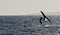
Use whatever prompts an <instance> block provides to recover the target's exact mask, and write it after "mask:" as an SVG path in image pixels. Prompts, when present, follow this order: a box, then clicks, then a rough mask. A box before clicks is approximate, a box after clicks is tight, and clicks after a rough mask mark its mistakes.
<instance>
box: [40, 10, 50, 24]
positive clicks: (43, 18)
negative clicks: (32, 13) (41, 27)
mask: <svg viewBox="0 0 60 35" xmlns="http://www.w3.org/2000/svg"><path fill="white" fill-rule="evenodd" d="M40 12H41V13H42V15H43V17H40V19H39V21H40V23H41V24H42V23H43V22H42V20H43V21H46V20H48V21H49V22H50V23H51V20H50V19H49V18H47V17H46V16H45V14H44V13H43V12H42V11H40Z"/></svg>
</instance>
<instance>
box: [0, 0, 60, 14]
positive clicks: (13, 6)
mask: <svg viewBox="0 0 60 35" xmlns="http://www.w3.org/2000/svg"><path fill="white" fill-rule="evenodd" d="M41 10H42V11H43V12H44V13H45V14H52V15H53V14H58V15H59V14H60V0H0V15H34V14H35V15H40V11H41Z"/></svg>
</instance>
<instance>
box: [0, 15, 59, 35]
mask: <svg viewBox="0 0 60 35" xmlns="http://www.w3.org/2000/svg"><path fill="white" fill-rule="evenodd" d="M40 17H41V16H39V15H37V16H35V15H34V16H32V15H28V16H0V35H60V26H58V25H60V16H59V15H58V16H55V15H53V16H47V17H48V18H49V19H50V20H51V21H52V23H49V22H46V23H45V22H43V24H44V23H45V24H46V25H47V24H48V25H56V26H47V27H45V26H42V25H41V24H40V23H39V18H40Z"/></svg>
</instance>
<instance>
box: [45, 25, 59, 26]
mask: <svg viewBox="0 0 60 35" xmlns="http://www.w3.org/2000/svg"><path fill="white" fill-rule="evenodd" d="M45 26H60V25H45Z"/></svg>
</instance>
